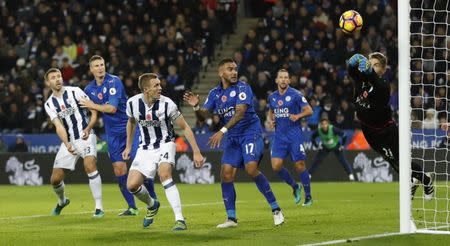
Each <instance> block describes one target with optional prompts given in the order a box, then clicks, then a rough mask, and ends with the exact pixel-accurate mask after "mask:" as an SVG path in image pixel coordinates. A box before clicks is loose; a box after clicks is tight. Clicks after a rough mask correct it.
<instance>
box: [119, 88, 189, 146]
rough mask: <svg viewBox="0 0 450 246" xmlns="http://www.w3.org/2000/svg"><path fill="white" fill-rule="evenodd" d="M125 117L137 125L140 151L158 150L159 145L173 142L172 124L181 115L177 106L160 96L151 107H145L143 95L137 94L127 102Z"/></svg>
mask: <svg viewBox="0 0 450 246" xmlns="http://www.w3.org/2000/svg"><path fill="white" fill-rule="evenodd" d="M127 115H128V117H130V118H134V119H135V120H136V122H137V123H138V124H139V126H140V127H139V130H140V137H141V138H140V143H139V148H141V149H158V148H159V146H160V144H161V143H168V142H171V141H174V140H175V132H174V130H173V122H175V120H176V119H177V118H178V117H179V116H180V115H181V113H180V111H178V107H177V105H175V103H174V102H173V101H172V100H171V99H170V98H168V97H165V96H161V97H160V98H159V100H157V101H156V102H155V103H154V104H153V105H147V103H145V101H144V95H143V94H142V93H141V94H137V95H135V96H133V97H131V98H130V99H128V101H127Z"/></svg>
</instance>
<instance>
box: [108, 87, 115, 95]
mask: <svg viewBox="0 0 450 246" xmlns="http://www.w3.org/2000/svg"><path fill="white" fill-rule="evenodd" d="M116 93H117V91H116V88H110V89H109V94H110V95H115V94H116Z"/></svg>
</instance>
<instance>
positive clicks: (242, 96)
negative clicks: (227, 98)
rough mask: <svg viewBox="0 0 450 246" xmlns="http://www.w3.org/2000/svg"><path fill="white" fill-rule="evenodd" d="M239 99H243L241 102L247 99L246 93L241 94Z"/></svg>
mask: <svg viewBox="0 0 450 246" xmlns="http://www.w3.org/2000/svg"><path fill="white" fill-rule="evenodd" d="M239 99H241V100H245V99H247V94H245V92H241V93H239Z"/></svg>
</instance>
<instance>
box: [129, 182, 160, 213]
mask: <svg viewBox="0 0 450 246" xmlns="http://www.w3.org/2000/svg"><path fill="white" fill-rule="evenodd" d="M131 193H133V195H135V196H136V197H137V198H138V199H139V200H141V201H142V202H143V203H145V204H147V207H148V208H151V207H153V204H155V200H153V198H152V197H151V196H150V194H149V193H148V190H147V188H145V186H143V185H141V187H139V189H138V190H137V191H135V192H131Z"/></svg>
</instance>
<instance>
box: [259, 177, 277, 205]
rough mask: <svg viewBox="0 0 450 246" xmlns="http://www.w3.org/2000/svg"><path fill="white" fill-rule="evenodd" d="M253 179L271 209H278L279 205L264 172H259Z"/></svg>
mask: <svg viewBox="0 0 450 246" xmlns="http://www.w3.org/2000/svg"><path fill="white" fill-rule="evenodd" d="M253 180H254V181H255V183H256V186H257V187H258V190H259V191H260V192H261V193H262V194H263V195H264V197H265V198H266V200H267V202H268V203H269V204H270V207H271V208H272V210H279V209H280V206H278V203H277V200H276V199H275V196H274V195H273V192H272V190H271V189H270V184H269V181H268V180H267V178H266V177H265V176H264V174H262V173H260V174H259V175H258V176H256V177H255V178H253Z"/></svg>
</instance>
